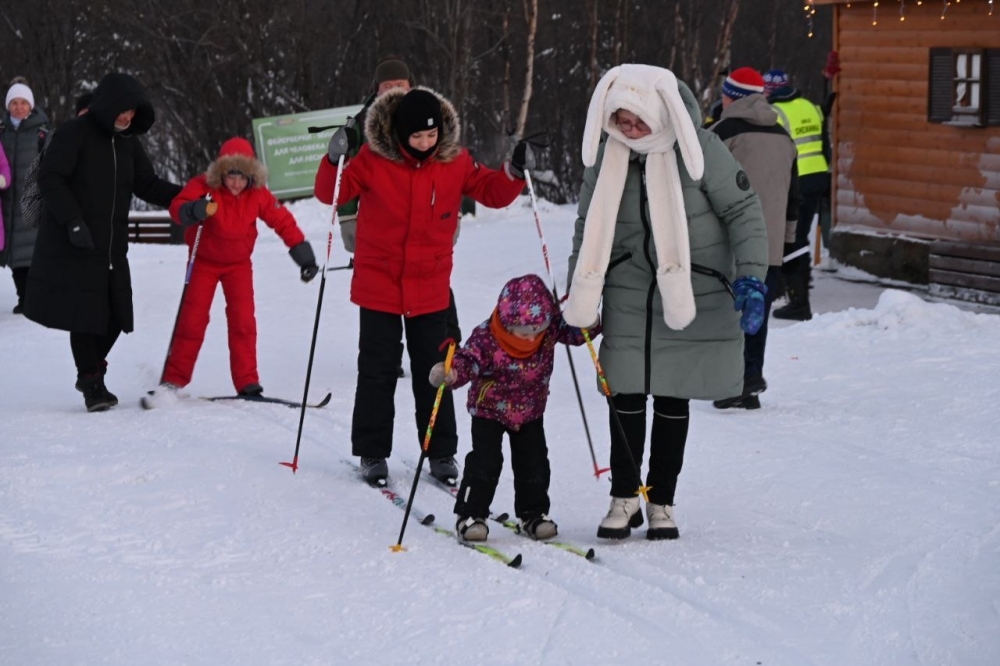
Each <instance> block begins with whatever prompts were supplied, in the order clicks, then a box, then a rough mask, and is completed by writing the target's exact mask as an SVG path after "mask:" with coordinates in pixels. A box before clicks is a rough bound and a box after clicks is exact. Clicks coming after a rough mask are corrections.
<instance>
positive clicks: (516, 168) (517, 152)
mask: <svg viewBox="0 0 1000 666" xmlns="http://www.w3.org/2000/svg"><path fill="white" fill-rule="evenodd" d="M534 168H535V151H533V150H532V149H531V144H529V143H528V142H527V141H518V142H517V145H516V146H514V154H513V155H511V158H510V174H511V175H512V176H514V177H515V178H524V172H525V171H527V170H528V169H534Z"/></svg>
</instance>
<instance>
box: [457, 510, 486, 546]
mask: <svg viewBox="0 0 1000 666" xmlns="http://www.w3.org/2000/svg"><path fill="white" fill-rule="evenodd" d="M455 532H456V533H457V534H458V538H459V540H460V541H486V537H488V536H489V534H490V528H489V526H488V525H487V524H486V521H485V520H483V519H482V518H472V517H463V516H459V517H458V520H457V521H456V522H455Z"/></svg>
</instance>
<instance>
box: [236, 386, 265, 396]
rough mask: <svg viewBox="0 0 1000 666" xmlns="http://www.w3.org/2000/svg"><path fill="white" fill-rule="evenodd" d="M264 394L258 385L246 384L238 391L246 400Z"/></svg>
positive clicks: (262, 388) (261, 387)
mask: <svg viewBox="0 0 1000 666" xmlns="http://www.w3.org/2000/svg"><path fill="white" fill-rule="evenodd" d="M263 393H264V387H263V386H261V385H260V384H247V385H246V386H244V387H243V388H241V389H240V395H241V396H243V397H246V398H256V397H258V396H260V395H261V394H263Z"/></svg>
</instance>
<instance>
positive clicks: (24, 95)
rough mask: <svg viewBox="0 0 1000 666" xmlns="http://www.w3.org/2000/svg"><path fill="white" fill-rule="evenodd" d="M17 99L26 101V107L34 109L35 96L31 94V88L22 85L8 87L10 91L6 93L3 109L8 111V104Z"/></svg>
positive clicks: (16, 84)
mask: <svg viewBox="0 0 1000 666" xmlns="http://www.w3.org/2000/svg"><path fill="white" fill-rule="evenodd" d="M18 98H21V99H24V100H27V101H28V105H29V106H30V107H31V108H32V109H33V108H35V94H34V93H33V92H31V88H29V87H28V86H26V85H24V84H23V83H15V84H14V85H12V86H11V87H10V90H8V91H7V99H6V100H5V101H4V103H3V108H5V109H9V108H10V103H11V102H13V101H14V100H15V99H18Z"/></svg>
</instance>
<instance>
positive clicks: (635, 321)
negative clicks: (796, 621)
mask: <svg viewBox="0 0 1000 666" xmlns="http://www.w3.org/2000/svg"><path fill="white" fill-rule="evenodd" d="M678 86H679V88H680V92H681V96H682V97H683V99H684V103H685V106H686V107H687V109H688V112H689V113H690V115H691V119H692V120H693V121H694V125H695V127H697V128H700V127H701V112H700V111H699V110H698V106H697V103H696V100H695V97H694V95H693V94H692V93H691V91H690V89H688V87H687V86H686V85H685V84H684V83H683V82H680V81H678ZM698 139H699V141H700V143H701V147H702V150H703V151H704V155H705V174H704V176H703V177H702V178H701V179H700V180H694V179H692V178H691V176H690V175H689V174H688V173H687V170H686V169H685V167H684V162H683V159H682V158H681V156H680V153H679V151H678V156H677V163H678V169H679V171H680V176H681V184H682V188H683V193H684V208H685V210H686V212H687V218H688V234H689V236H690V243H691V262H692V264H693V265H700V266H703V267H705V268H710V269H714V270H716V271H719V272H720V273H722V274H723V275H725V276H726V277H727V278H728V279H729V280H730V281H733V280H735V279H736V278H737V277H739V276H743V275H751V276H753V277H756V278H757V279H759V280H761V281H763V279H764V275H765V273H766V272H767V233H766V230H765V226H764V217H763V214H762V212H761V207H760V201H759V199H758V198H757V195H756V193H755V192H754V191H753V189H751V187H750V183H749V180H748V179H747V177H746V174H744V173H743V172H742V170H741V169H740V165H739V163H738V162H737V161H736V160H735V159H734V158H733V156H732V155H731V154H730V152H729V150H728V149H727V148H726V147H725V146H724V145H723V143H722V142H721V141H720V140H719V138H718V137H717V136H715V135H714V134H712V133H711V132H709V131H706V130H703V129H698ZM675 150H676V149H675ZM603 157H604V145H603V144H602V146H601V148H600V151H599V153H598V157H597V163H596V164H595V165H594V166H593V167H591V168H588V169H586V171H585V172H584V179H583V186H582V188H581V190H580V205H579V209H578V215H579V217H578V219H577V221H576V234H575V235H574V237H573V253H572V255H571V256H570V265H569V275H570V276H571V277H572V275H573V272H574V269H575V267H576V259H577V255H578V253H579V251H580V244H581V242H582V241H583V226H584V221H585V220H586V217H587V210H588V208H589V207H590V201H591V197H592V196H593V193H594V186H595V184H596V183H597V174H598V172H599V170H600V168H601V162H602V160H603ZM645 162H646V159H645V155H641V154H637V153H635V152H633V153H632V155H631V158H630V161H629V167H628V177H627V179H626V181H625V191H624V194H623V196H622V202H621V206H620V208H619V210H618V220H617V224H616V227H615V236H614V245H613V248H612V251H611V262H610V264H609V265H608V271H607V273H606V275H605V283H604V293H603V299H604V300H603V310H602V321H603V324H604V336H603V338H602V341H601V350H600V360H601V365H602V366H603V367H604V370H605V372H606V374H607V377H608V383H609V384H610V386H611V390H612V392H613V393H615V394H623V393H625V394H627V393H638V394H644V395H657V396H669V397H674V398H691V399H698V400H716V399H721V398H725V397H728V396H733V395H739V394H740V392H741V391H742V388H743V333H742V331H741V330H740V326H739V319H740V313H739V312H737V311H736V310H734V309H733V299H732V297H731V296H730V295H729V293H728V292H727V291H726V288H725V287H724V285H723V284H722V282H721V281H720V280H718V279H717V278H715V277H711V276H707V275H702V274H698V273H692V275H691V283H692V287H693V289H694V295H695V306H696V308H697V316H696V317H695V319H694V321H693V322H691V323H690V324H689V325H688V326H687V327H686V328H684V329H683V330H680V331H675V330H672V329H670V328H668V327H667V325H666V324H665V323H664V321H663V304H662V300H661V298H660V293H659V289H658V288H657V285H656V278H655V272H656V250H655V248H654V246H653V239H652V234H651V230H650V222H649V221H650V213H649V206H648V197H647V194H646V188H647V187H656V186H657V184H656V183H646V182H645V176H646V164H645Z"/></svg>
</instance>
